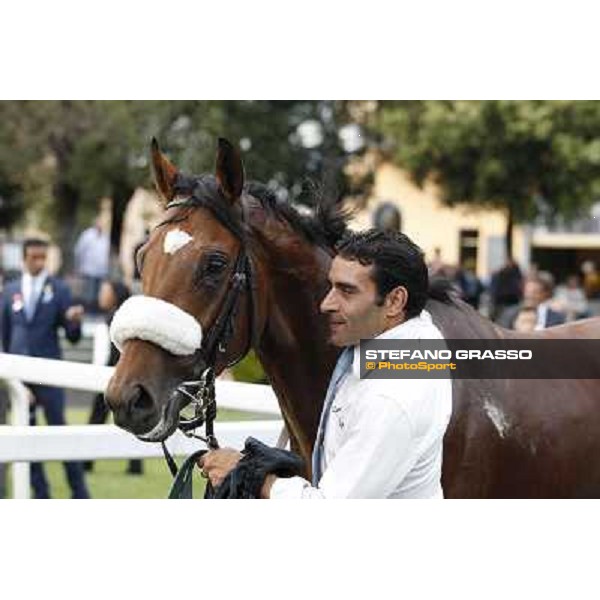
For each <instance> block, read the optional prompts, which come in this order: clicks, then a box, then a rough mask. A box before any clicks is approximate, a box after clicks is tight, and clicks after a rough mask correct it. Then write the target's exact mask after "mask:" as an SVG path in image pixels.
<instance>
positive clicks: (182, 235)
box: [163, 229, 194, 254]
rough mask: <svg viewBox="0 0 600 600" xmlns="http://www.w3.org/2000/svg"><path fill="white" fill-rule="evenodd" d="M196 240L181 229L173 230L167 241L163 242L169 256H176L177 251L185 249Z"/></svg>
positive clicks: (166, 238) (166, 237) (166, 236)
mask: <svg viewBox="0 0 600 600" xmlns="http://www.w3.org/2000/svg"><path fill="white" fill-rule="evenodd" d="M193 239H194V238H193V237H192V236H191V235H190V234H189V233H187V232H186V231H183V230H181V229H171V231H169V232H168V233H167V235H165V239H164V242H163V250H164V251H165V252H166V253H167V254H175V252H177V250H180V249H181V248H183V247H184V246H185V245H186V244H187V243H189V242H191V241H192V240H193Z"/></svg>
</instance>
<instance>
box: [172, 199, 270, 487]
mask: <svg viewBox="0 0 600 600" xmlns="http://www.w3.org/2000/svg"><path fill="white" fill-rule="evenodd" d="M240 204H241V206H242V219H241V220H242V224H243V223H244V222H245V221H246V219H245V207H244V204H243V202H241V200H240ZM200 206H203V205H202V204H201V203H200V202H199V201H198V199H197V198H195V197H194V196H193V195H191V196H189V197H187V198H180V199H176V200H172V201H171V202H169V203H168V204H167V207H166V208H167V209H169V208H175V207H190V208H194V207H200ZM215 216H216V217H217V218H218V215H215ZM219 222H220V223H221V224H222V225H224V226H225V227H226V228H227V229H228V230H229V231H230V233H232V234H233V235H234V236H235V237H236V238H237V239H238V240H239V242H240V249H239V252H238V255H237V258H236V261H235V264H234V267H233V271H232V273H231V276H230V279H229V282H228V291H227V295H226V297H225V301H224V302H223V304H222V306H221V309H220V310H219V312H218V314H217V316H216V318H215V320H214V322H213V324H212V325H211V327H210V329H209V331H208V334H207V336H206V338H205V340H203V342H202V345H201V347H200V348H199V349H198V350H197V351H196V354H195V365H196V366H195V367H194V370H193V375H192V379H191V380H189V381H184V382H182V383H181V384H179V386H178V387H177V388H176V390H175V393H176V394H180V395H181V396H183V398H184V399H185V400H187V401H188V403H187V404H188V405H189V406H190V407H191V408H192V410H193V415H192V416H191V417H184V416H182V415H181V414H180V415H179V423H178V426H177V427H178V429H180V430H181V431H182V432H183V433H184V434H185V435H186V436H188V437H195V438H198V439H200V440H202V441H204V442H205V443H206V445H207V446H208V447H209V448H210V449H215V448H218V447H219V444H218V441H217V438H216V437H215V434H214V421H215V419H216V416H217V404H216V394H215V368H216V365H217V364H218V363H219V362H220V361H223V360H224V359H225V357H226V356H227V351H228V348H229V344H230V342H231V339H232V337H233V334H234V323H235V318H236V316H237V313H238V309H239V305H240V298H241V296H242V293H243V292H246V298H247V303H248V334H247V336H246V344H245V346H244V348H243V350H242V352H240V353H239V354H238V355H237V356H235V357H234V358H233V359H230V360H228V361H226V362H225V368H230V367H232V366H234V365H236V364H237V363H238V362H240V361H241V360H242V359H243V358H244V357H245V356H246V354H248V352H249V350H250V348H251V347H252V345H253V344H254V343H255V342H256V340H257V337H258V334H259V332H258V315H257V302H256V301H255V299H254V293H255V285H256V278H255V277H254V271H253V265H252V261H251V260H250V257H249V256H248V254H247V252H246V248H245V240H244V236H243V230H240V231H233V230H232V228H231V227H229V226H228V224H227V223H224V222H223V220H222V219H219ZM202 425H204V427H205V434H204V436H202V435H199V434H197V433H196V430H197V429H198V428H200V427H202ZM162 447H163V452H164V454H165V459H166V460H167V464H168V465H169V469H170V470H171V473H172V474H173V476H175V475H176V474H177V465H176V464H175V461H174V460H173V458H172V456H171V455H170V454H169V452H168V450H167V448H166V446H165V443H164V442H162Z"/></svg>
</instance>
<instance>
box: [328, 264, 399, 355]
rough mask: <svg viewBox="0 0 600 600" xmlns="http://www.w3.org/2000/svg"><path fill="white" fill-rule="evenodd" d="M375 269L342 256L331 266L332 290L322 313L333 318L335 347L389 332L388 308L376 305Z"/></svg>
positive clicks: (330, 324) (331, 333) (331, 335)
mask: <svg viewBox="0 0 600 600" xmlns="http://www.w3.org/2000/svg"><path fill="white" fill-rule="evenodd" d="M372 269H373V267H372V266H364V265H361V264H360V263H359V262H358V261H351V260H345V259H344V258H341V257H339V256H337V257H336V258H334V259H333V262H332V263H331V269H330V271H329V283H330V284H331V289H330V290H329V293H328V294H327V296H325V298H324V299H323V301H322V302H321V312H324V313H326V314H327V315H328V317H329V327H330V329H329V336H330V341H331V343H332V344H334V345H335V346H350V345H354V344H358V343H359V342H360V340H361V339H370V338H373V337H375V336H377V335H379V334H380V333H382V332H383V331H385V329H386V324H387V321H386V309H385V306H377V304H376V301H377V287H376V285H375V282H374V281H373V279H372V278H371V272H372Z"/></svg>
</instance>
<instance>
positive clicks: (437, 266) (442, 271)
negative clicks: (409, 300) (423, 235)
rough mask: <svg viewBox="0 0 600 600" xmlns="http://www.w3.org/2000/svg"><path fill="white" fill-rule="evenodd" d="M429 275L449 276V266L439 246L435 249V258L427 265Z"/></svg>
mask: <svg viewBox="0 0 600 600" xmlns="http://www.w3.org/2000/svg"><path fill="white" fill-rule="evenodd" d="M427 270H428V272H429V277H448V268H447V265H445V264H444V261H443V260H442V250H441V249H440V248H439V247H436V248H434V250H433V259H432V260H431V261H429V264H428V265H427Z"/></svg>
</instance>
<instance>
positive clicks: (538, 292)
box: [523, 281, 546, 308]
mask: <svg viewBox="0 0 600 600" xmlns="http://www.w3.org/2000/svg"><path fill="white" fill-rule="evenodd" d="M544 300H546V293H545V291H544V287H543V286H542V285H541V284H540V283H539V282H538V281H527V282H526V283H525V288H524V289H523V304H524V305H525V306H528V307H532V308H537V307H538V306H539V305H540V304H541V303H542V302H544Z"/></svg>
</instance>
